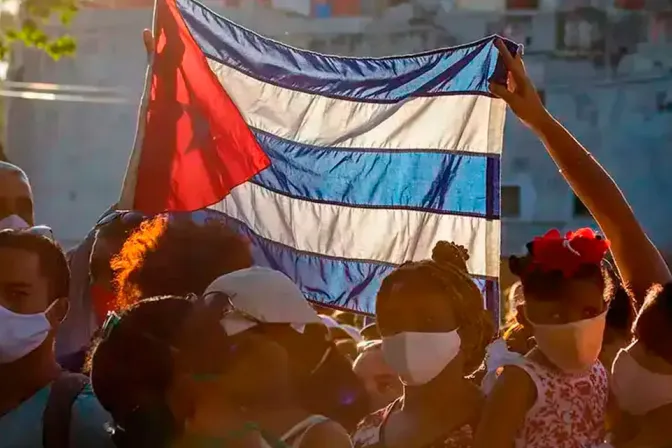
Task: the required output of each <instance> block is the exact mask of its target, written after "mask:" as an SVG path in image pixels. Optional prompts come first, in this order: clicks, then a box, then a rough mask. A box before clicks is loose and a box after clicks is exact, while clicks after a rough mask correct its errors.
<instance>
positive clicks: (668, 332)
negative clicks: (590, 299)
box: [611, 283, 672, 448]
mask: <svg viewBox="0 0 672 448" xmlns="http://www.w3.org/2000/svg"><path fill="white" fill-rule="evenodd" d="M633 332H634V336H635V340H634V342H633V343H631V344H630V345H629V346H628V347H626V348H625V349H623V350H621V351H620V352H619V353H618V354H617V355H616V359H615V360H614V363H613V366H612V382H611V390H612V392H613V394H614V396H615V397H616V402H617V404H618V407H619V408H620V409H621V411H622V415H621V418H620V419H619V420H618V421H617V423H616V424H615V425H614V426H615V430H614V445H615V446H616V447H617V448H636V447H649V448H669V447H672V431H670V422H672V344H670V340H672V283H668V284H666V285H665V286H656V287H654V288H652V289H651V291H650V292H649V294H648V296H647V298H646V300H645V301H644V305H643V307H642V309H641V310H640V312H639V315H638V316H637V319H636V321H635V324H634V327H633Z"/></svg>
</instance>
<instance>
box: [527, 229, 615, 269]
mask: <svg viewBox="0 0 672 448" xmlns="http://www.w3.org/2000/svg"><path fill="white" fill-rule="evenodd" d="M608 250H609V241H608V240H606V239H604V238H602V237H601V236H599V235H597V234H596V233H595V232H593V231H592V230H591V229H589V228H583V229H579V230H577V231H576V232H567V234H566V235H565V237H564V238H563V237H562V235H561V234H560V231H558V230H557V229H553V230H549V231H548V232H547V233H546V234H545V235H544V236H541V237H535V238H534V240H532V244H531V250H530V253H531V255H532V263H531V265H530V267H531V268H532V269H535V268H539V269H541V271H543V272H550V271H560V272H562V275H563V276H564V277H565V278H571V277H573V276H574V275H575V274H576V273H577V272H578V271H579V269H580V268H581V265H584V264H589V265H599V264H600V263H601V262H602V259H603V258H604V256H605V255H606V253H607V251H608Z"/></svg>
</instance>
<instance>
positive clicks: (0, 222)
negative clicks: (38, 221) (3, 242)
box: [0, 215, 30, 230]
mask: <svg viewBox="0 0 672 448" xmlns="http://www.w3.org/2000/svg"><path fill="white" fill-rule="evenodd" d="M28 227H30V225H28V223H27V222H26V221H24V220H23V218H21V217H20V216H19V215H9V216H5V217H4V218H2V219H0V230H5V229H12V230H22V229H27V228H28Z"/></svg>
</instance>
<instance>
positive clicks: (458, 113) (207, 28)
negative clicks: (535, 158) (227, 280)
mask: <svg viewBox="0 0 672 448" xmlns="http://www.w3.org/2000/svg"><path fill="white" fill-rule="evenodd" d="M155 36H156V39H157V53H156V55H155V57H154V60H153V62H152V65H151V69H150V73H149V78H148V82H147V89H146V92H145V95H146V97H145V100H144V101H145V102H144V106H143V107H142V108H141V116H140V125H139V132H138V135H137V137H136V147H135V149H134V154H133V155H132V157H131V162H130V163H129V169H128V172H127V176H126V180H125V185H124V190H123V194H122V201H123V202H124V204H126V205H127V206H128V207H129V208H135V209H139V210H143V211H145V212H150V213H157V212H162V211H173V210H179V211H195V210H201V213H205V214H208V215H209V216H212V215H216V216H218V217H221V218H222V219H225V220H226V221H227V222H228V223H229V224H230V225H231V226H233V227H234V228H235V229H237V230H238V231H239V232H240V233H241V234H242V235H244V236H245V237H246V238H247V239H248V240H249V241H250V243H251V246H252V250H253V254H254V257H255V261H256V262H257V263H258V264H260V265H264V266H269V267H271V268H274V269H278V270H280V271H282V272H284V273H285V274H287V275H288V276H289V277H290V278H292V279H293V280H294V281H295V282H296V283H297V284H298V285H299V286H300V287H301V289H302V290H303V292H304V294H305V295H306V296H307V297H308V298H310V299H312V300H315V301H318V302H321V303H325V304H329V305H332V306H336V307H340V308H346V309H352V310H355V311H360V312H366V313H372V312H373V311H374V303H375V294H376V292H377V289H378V287H379V285H380V281H381V280H382V278H384V276H385V275H387V274H388V273H389V272H390V271H391V270H392V269H394V268H395V267H396V266H398V265H399V264H401V263H403V262H404V261H408V260H419V259H424V258H428V257H429V256H430V255H431V251H432V248H433V246H434V245H435V244H436V242H437V241H440V240H448V241H453V242H455V243H457V244H461V245H463V246H465V247H467V248H468V249H469V252H470V259H469V261H468V268H469V271H470V273H471V274H472V275H473V277H474V279H475V281H476V282H477V283H478V284H479V286H481V287H482V290H483V291H484V294H485V297H486V299H487V304H488V307H489V308H491V309H492V310H493V311H497V310H498V300H499V298H498V282H497V279H498V276H499V250H500V206H499V201H500V159H501V154H502V142H503V128H504V117H505V111H506V109H505V105H504V103H503V102H502V101H501V100H499V99H496V98H493V97H492V95H490V94H489V92H488V83H489V82H490V81H495V82H504V79H505V76H506V72H505V69H504V67H503V65H502V64H501V62H500V60H499V58H498V52H497V49H496V47H495V46H494V41H495V36H493V37H488V38H486V39H482V40H480V41H478V42H474V43H472V44H468V45H463V46H460V47H455V48H449V49H441V50H436V51H431V52H427V53H422V54H417V55H410V56H403V57H389V58H348V57H337V56H327V55H321V54H318V53H314V52H309V51H303V50H298V49H296V48H292V47H289V46H286V45H283V44H281V43H279V42H276V41H273V40H271V39H267V38H264V37H262V36H260V35H258V34H256V33H254V32H252V31H250V30H247V29H245V28H243V27H241V26H239V25H237V24H235V23H233V22H231V21H229V20H227V19H225V18H223V17H221V16H219V15H217V14H216V13H214V12H213V11H211V10H210V9H208V8H207V7H205V6H204V5H202V4H200V3H198V2H195V1H193V0H159V1H158V3H157V6H156V11H155ZM506 43H507V45H508V46H509V47H510V49H511V50H512V51H514V52H515V51H516V49H517V48H516V45H515V44H513V43H512V42H508V41H507V42H506Z"/></svg>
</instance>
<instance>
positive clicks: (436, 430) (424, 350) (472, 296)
mask: <svg viewBox="0 0 672 448" xmlns="http://www.w3.org/2000/svg"><path fill="white" fill-rule="evenodd" d="M467 259H468V254H467V251H466V249H464V248H463V247H460V246H456V245H454V244H452V243H447V242H444V241H442V242H439V243H438V244H437V245H436V247H435V248H434V251H433V254H432V259H431V260H425V261H419V262H408V263H405V264H403V265H402V266H400V267H399V268H397V269H396V270H395V271H393V272H392V273H391V274H390V275H389V276H387V277H386V278H385V279H384V280H383V282H382V285H381V287H380V291H379V292H378V296H377V301H376V319H377V323H378V328H379V330H380V334H381V335H382V352H383V356H384V358H385V361H386V362H387V364H388V365H389V366H390V367H391V368H392V369H393V370H394V371H395V372H396V373H397V375H398V376H399V378H400V380H401V382H402V383H403V385H404V390H403V394H402V396H401V397H400V398H398V399H397V400H395V401H394V402H392V403H391V404H390V405H388V406H387V407H385V408H383V409H381V410H379V411H377V412H375V413H373V414H371V415H369V416H368V417H366V418H365V419H364V420H363V421H362V422H361V423H360V425H359V427H358V428H357V431H356V432H355V433H354V435H353V442H354V444H355V447H357V448H374V447H375V448H392V447H394V448H434V447H451V448H453V447H460V448H466V447H471V446H472V434H473V431H474V429H475V426H476V423H477V422H478V419H479V415H480V409H481V405H482V401H483V395H482V393H481V391H480V389H479V388H478V386H477V385H476V384H474V382H473V381H472V380H471V379H470V378H468V377H469V376H470V375H471V374H473V372H474V371H476V370H477V369H478V368H479V367H480V365H481V364H482V362H483V357H484V355H485V347H486V346H487V344H488V343H489V342H490V341H491V340H492V338H493V337H494V334H495V326H494V322H493V320H492V317H491V315H490V314H489V313H488V312H487V311H486V310H485V309H484V306H483V302H484V301H483V296H482V294H481V292H480V290H479V288H478V286H477V285H476V283H474V281H473V279H471V277H470V276H469V275H468V273H467V264H466V261H467Z"/></svg>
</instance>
